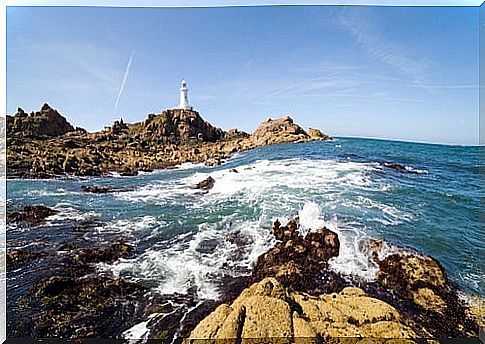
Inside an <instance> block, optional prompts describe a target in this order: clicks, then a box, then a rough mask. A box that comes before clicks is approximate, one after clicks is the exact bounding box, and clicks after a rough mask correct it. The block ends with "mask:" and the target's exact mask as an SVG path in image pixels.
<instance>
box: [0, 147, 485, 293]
mask: <svg viewBox="0 0 485 344" xmlns="http://www.w3.org/2000/svg"><path fill="white" fill-rule="evenodd" d="M479 149H480V148H479V147H461V146H446V145H430V144H418V143H408V142H396V141H386V140H374V139H358V138H336V139H334V140H333V141H326V142H309V143H301V144H283V145H275V146H268V147H262V148H258V149H254V150H251V151H248V152H245V153H240V154H237V155H235V156H234V157H232V158H231V159H229V160H227V161H226V162H225V163H224V164H222V165H221V166H218V167H206V166H204V165H202V164H190V163H188V164H183V165H181V166H178V167H177V168H174V169H167V170H159V171H154V172H152V173H145V174H141V175H138V176H135V177H119V176H113V177H108V178H94V177H93V178H79V179H52V180H9V181H8V184H7V198H8V202H9V203H12V204H15V205H23V204H44V205H47V206H49V207H52V208H54V209H56V210H59V213H58V214H57V215H54V216H52V217H50V218H48V220H47V222H46V223H45V224H44V225H42V226H41V229H39V228H37V229H36V228H31V229H25V228H22V229H21V230H19V229H18V228H13V227H9V228H8V229H7V240H8V243H7V244H8V246H9V247H10V248H14V247H18V248H20V247H24V248H25V247H28V246H30V245H33V244H35V243H36V242H42V244H43V245H44V246H46V247H48V246H49V245H50V246H52V247H56V246H58V244H59V243H60V242H62V240H64V239H65V238H63V236H62V231H59V230H56V228H59V226H61V224H62V223H63V221H65V220H76V219H89V218H96V219H99V220H101V221H102V223H104V224H103V225H101V224H100V225H99V227H97V228H94V229H91V230H89V231H86V232H85V234H84V239H86V240H91V241H92V242H93V243H96V244H97V245H99V244H102V243H104V242H106V243H112V242H113V241H114V240H118V239H124V240H126V241H127V242H128V243H130V244H132V245H133V246H134V248H135V251H134V254H133V256H132V257H130V258H129V259H120V260H118V261H116V262H114V263H110V264H99V266H98V268H99V270H100V271H102V272H105V273H109V274H113V275H114V276H115V277H123V278H126V279H128V280H133V281H137V282H140V283H143V284H145V285H147V286H150V287H152V288H153V289H154V290H157V291H158V292H160V293H167V294H170V293H175V292H178V293H184V292H187V291H188V290H189V289H190V290H194V288H196V290H197V295H198V297H199V298H201V299H211V298H212V299H214V298H217V297H218V296H219V293H220V290H219V288H218V282H217V277H218V276H221V275H223V274H228V273H229V274H232V275H234V276H237V275H241V274H246V273H248V271H249V269H250V268H251V263H252V262H253V261H254V260H255V259H256V258H257V257H258V256H259V255H260V254H262V253H264V252H265V251H266V250H268V249H270V248H271V247H272V246H273V244H274V239H273V238H272V236H271V234H270V227H271V223H272V221H274V220H275V219H279V220H280V222H282V223H285V221H287V220H289V219H291V218H293V217H294V216H296V215H299V217H300V222H301V224H302V227H303V229H304V230H305V229H306V230H310V229H316V228H318V227H320V226H327V227H328V228H329V229H331V230H333V231H336V232H337V233H338V235H339V238H340V241H341V249H340V255H339V256H338V257H337V258H334V259H332V260H331V268H332V269H334V270H335V271H338V272H340V273H342V274H344V275H353V276H358V277H359V278H362V279H366V280H372V279H373V278H374V277H375V273H376V271H377V268H376V266H374V265H373V264H372V263H371V262H370V261H369V260H368V259H367V258H366V256H365V255H363V254H362V253H361V251H360V245H361V242H362V240H365V239H368V238H376V239H379V238H383V239H384V240H386V241H388V242H390V243H393V244H396V245H399V246H404V247H409V248H412V249H415V250H417V251H419V252H422V253H424V254H426V255H431V256H433V257H435V258H436V259H438V260H439V261H440V262H441V263H442V265H443V266H444V267H445V269H446V271H447V272H448V275H449V277H450V279H451V280H452V282H454V283H455V284H456V285H457V286H458V287H459V288H460V289H462V290H463V291H465V292H466V293H471V294H477V295H479V294H481V293H480V290H481V289H482V288H483V281H484V274H483V271H482V270H481V269H480V262H479V251H480V250H483V249H484V244H483V242H482V241H481V240H480V239H481V238H482V239H483V235H482V234H483V232H481V229H480V219H479V210H480V196H481V192H482V189H481V187H480V174H479V169H480V165H479ZM383 162H392V163H399V164H401V165H404V166H406V167H407V171H397V170H394V169H391V168H387V167H384V166H382V165H381V163H383ZM232 169H235V170H236V171H237V173H236V172H235V171H231V170H232ZM209 175H210V176H212V177H213V178H214V180H215V184H214V187H213V188H212V189H211V190H210V191H209V192H207V193H205V194H203V193H201V190H197V189H195V188H194V186H195V184H197V183H198V182H200V181H201V180H204V179H205V178H207V177H208V176H209ZM82 185H106V186H112V187H116V188H120V189H124V191H121V192H115V193H108V194H101V195H99V194H90V193H85V192H82V191H81V186H82ZM234 233H237V234H238V235H239V236H243V237H244V238H245V240H244V243H245V244H244V245H242V246H241V245H239V247H238V245H237V244H235V243H234V242H232V241H231V240H229V239H228V238H229V237H230V236H231V234H234ZM482 252H483V251H482ZM37 268H40V267H37ZM19 278H20V277H19ZM17 282H19V281H17ZM12 283H13V284H15V283H16V282H15V281H12Z"/></svg>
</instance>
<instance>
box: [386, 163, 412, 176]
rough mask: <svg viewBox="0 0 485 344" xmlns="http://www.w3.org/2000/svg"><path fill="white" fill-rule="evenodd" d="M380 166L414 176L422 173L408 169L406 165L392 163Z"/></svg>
mask: <svg viewBox="0 0 485 344" xmlns="http://www.w3.org/2000/svg"><path fill="white" fill-rule="evenodd" d="M380 165H381V166H383V167H385V168H390V169H393V170H396V171H401V172H407V173H413V174H419V173H420V172H419V171H418V170H413V169H410V168H406V166H404V165H401V164H396V163H392V162H381V163H380Z"/></svg>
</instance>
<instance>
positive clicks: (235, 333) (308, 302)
mask: <svg viewBox="0 0 485 344" xmlns="http://www.w3.org/2000/svg"><path fill="white" fill-rule="evenodd" d="M299 232H300V225H299V223H298V219H294V220H291V221H289V222H288V224H286V225H284V226H282V225H281V224H280V223H279V222H278V221H275V222H274V224H273V226H272V233H273V235H274V236H275V239H277V240H278V242H277V243H276V245H275V246H274V247H273V248H272V249H271V250H269V251H268V252H266V253H264V254H262V255H261V256H260V257H258V259H257V260H256V262H255V264H254V267H253V271H252V274H251V276H249V278H248V279H247V280H248V281H249V282H250V283H253V284H252V285H251V286H250V287H249V288H246V289H245V290H244V291H242V292H241V293H240V294H239V295H238V296H237V297H235V298H229V300H228V301H226V302H224V303H223V304H221V305H219V306H218V307H217V308H216V309H215V310H214V311H213V312H212V313H210V314H209V315H208V316H207V317H205V318H204V319H203V320H201V321H200V322H199V323H198V324H197V326H196V327H195V328H194V329H193V331H192V332H191V334H190V339H189V342H190V341H191V340H192V341H193V340H196V339H205V340H209V339H210V340H216V339H218V340H222V339H226V340H228V339H231V340H236V341H238V340H249V339H253V340H254V339H258V338H259V339H260V340H271V339H276V338H275V337H278V338H279V340H283V341H284V339H285V338H286V339H287V340H289V341H291V340H294V339H296V338H300V339H301V338H306V340H310V342H312V343H316V342H317V341H319V340H328V339H330V338H335V337H372V338H393V339H404V338H405V339H409V338H430V337H440V338H441V337H470V336H474V335H476V333H477V331H478V320H477V319H478V317H477V315H476V314H475V312H473V311H472V309H471V308H470V307H469V306H468V305H466V304H465V303H464V302H463V301H461V300H459V298H458V296H457V293H456V290H455V289H454V288H453V286H452V285H451V284H450V282H449V281H448V279H447V277H446V274H445V272H444V270H443V268H442V267H441V265H440V264H439V263H438V262H437V261H436V260H435V259H433V258H431V257H424V256H421V255H419V254H417V253H416V252H411V251H403V253H402V254H393V255H389V256H387V257H385V258H382V260H379V257H382V255H383V253H382V250H383V248H384V246H385V243H384V241H382V240H374V241H369V242H366V243H365V244H364V245H363V246H364V247H363V251H364V252H366V253H367V254H369V257H370V259H373V260H374V261H375V262H376V264H378V265H379V268H380V270H379V272H378V274H377V281H376V282H367V283H360V282H359V283H360V287H357V286H356V285H355V284H354V283H356V282H352V280H348V279H347V280H344V279H343V278H342V277H340V276H338V275H337V274H336V273H332V272H331V271H329V270H328V260H329V259H330V258H331V257H335V256H337V255H338V254H339V246H340V243H339V240H338V236H337V235H336V234H335V233H333V232H332V231H330V230H328V229H326V228H320V229H318V230H313V231H310V232H309V233H307V234H306V235H305V236H304V237H303V236H302V235H301V234H300V233H299ZM194 343H195V342H194Z"/></svg>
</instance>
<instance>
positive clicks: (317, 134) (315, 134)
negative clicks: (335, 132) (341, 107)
mask: <svg viewBox="0 0 485 344" xmlns="http://www.w3.org/2000/svg"><path fill="white" fill-rule="evenodd" d="M308 135H310V137H314V138H318V139H320V140H331V139H332V137H331V136H329V135H327V134H324V133H322V132H321V131H320V130H319V129H315V128H310V129H308Z"/></svg>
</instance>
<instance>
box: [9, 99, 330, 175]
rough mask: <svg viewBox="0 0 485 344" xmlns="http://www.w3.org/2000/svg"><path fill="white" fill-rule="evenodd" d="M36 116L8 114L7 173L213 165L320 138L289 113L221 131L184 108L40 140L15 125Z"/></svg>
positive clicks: (82, 172)
mask: <svg viewBox="0 0 485 344" xmlns="http://www.w3.org/2000/svg"><path fill="white" fill-rule="evenodd" d="M49 109H50V108H49ZM51 110H52V109H51ZM51 110H48V109H47V107H45V108H44V111H45V112H46V113H49V114H50V113H51V112H52V111H55V110H52V111H51ZM39 116H40V117H38V118H37V117H36V118H37V119H35V120H33V119H31V117H32V116H29V115H27V114H25V112H23V110H21V109H20V110H19V112H18V115H16V116H13V117H12V116H10V117H11V118H10V119H7V121H8V122H9V123H10V124H9V128H10V129H9V130H11V131H10V132H9V133H13V134H12V135H10V134H8V135H7V140H8V145H7V148H8V149H7V160H8V162H9V163H8V166H7V175H8V177H9V178H10V177H16V178H18V177H20V178H52V177H55V176H65V175H75V176H109V175H111V173H112V172H118V173H119V174H121V175H123V176H135V175H137V173H138V172H139V171H152V170H155V169H161V168H170V167H172V166H174V165H177V164H181V163H184V162H205V164H206V165H207V166H217V165H220V164H221V163H222V161H223V160H224V159H226V158H228V157H230V156H231V155H232V154H234V153H236V152H241V151H246V150H249V149H253V148H255V147H259V146H264V145H270V144H278V143H286V142H305V141H312V140H320V139H321V138H320V137H316V136H313V137H312V136H310V135H309V134H308V133H306V132H305V131H304V130H303V129H302V128H301V127H300V126H298V125H297V124H295V123H293V120H292V119H291V118H290V117H289V116H286V117H283V118H280V119H277V120H270V121H267V122H265V123H263V124H262V125H261V126H260V127H259V128H258V130H256V131H255V133H254V134H253V135H251V136H248V134H246V133H243V132H239V131H237V130H230V131H229V132H228V133H225V132H224V131H223V130H222V129H219V128H216V127H214V126H212V125H211V124H210V123H208V122H207V121H204V120H203V119H202V118H201V117H200V115H199V114H198V113H197V112H195V111H192V110H182V109H171V110H166V111H164V112H162V113H161V114H160V115H155V114H151V115H149V116H148V118H147V119H146V120H145V121H143V122H138V123H134V124H126V123H124V122H122V121H121V120H119V121H116V122H115V123H114V124H113V126H111V127H109V128H107V130H105V131H101V132H95V133H87V132H86V131H85V130H81V129H75V130H74V129H72V128H71V127H69V128H67V129H65V130H64V129H63V130H60V131H56V132H55V133H53V134H56V135H58V134H61V133H63V132H65V133H64V135H62V136H58V137H56V138H52V139H50V140H45V139H44V138H46V137H50V136H42V137H40V136H39V137H37V136H35V135H34V137H30V136H28V135H30V134H29V133H30V132H29V131H27V132H26V133H27V134H26V135H27V136H26V135H24V134H20V131H22V130H20V129H22V128H21V127H18V128H17V127H16V126H15V125H14V121H19V123H24V122H26V123H27V122H29V123H30V122H32V121H34V122H35V123H37V122H36V121H38V120H40V119H41V118H44V117H45V116H46V115H44V114H41V115H39ZM49 116H50V115H49ZM34 117H35V116H34ZM14 118H18V120H14ZM15 128H17V129H15ZM29 128H30V126H29ZM66 130H69V131H67V132H66ZM22 132H23V131H22ZM15 133H17V134H15ZM37 134H39V133H37ZM48 134H49V133H48ZM41 139H42V140H41Z"/></svg>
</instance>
